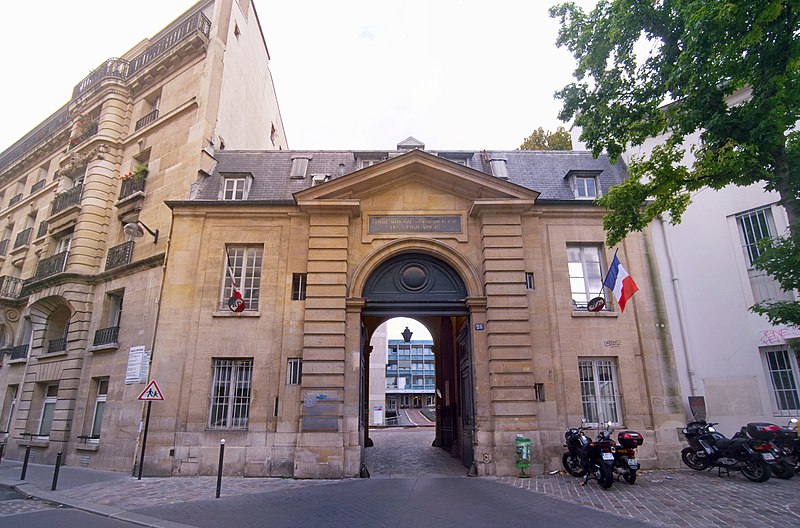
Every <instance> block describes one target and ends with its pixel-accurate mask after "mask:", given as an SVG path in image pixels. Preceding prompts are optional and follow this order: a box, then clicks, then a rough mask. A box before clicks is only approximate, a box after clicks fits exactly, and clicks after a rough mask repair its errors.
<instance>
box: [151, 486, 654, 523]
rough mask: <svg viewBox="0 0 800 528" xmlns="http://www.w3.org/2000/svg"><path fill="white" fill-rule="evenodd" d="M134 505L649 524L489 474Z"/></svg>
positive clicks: (302, 518)
mask: <svg viewBox="0 0 800 528" xmlns="http://www.w3.org/2000/svg"><path fill="white" fill-rule="evenodd" d="M136 512H137V513H142V514H145V515H149V516H153V517H157V518H159V519H166V520H171V521H175V522H181V523H185V524H189V525H194V526H198V527H209V528H211V527H219V526H229V527H237V528H238V527H253V528H256V527H258V528H270V527H281V528H284V527H286V526H308V527H313V528H327V527H335V528H339V527H347V528H360V527H364V528H367V527H369V528H374V527H376V526H380V527H382V528H395V527H396V528H401V527H407V526H414V527H415V528H443V527H448V526H453V527H458V528H470V527H476V528H477V527H480V528H485V527H487V526H502V527H503V528H515V527H519V528H523V527H524V528H535V527H543V528H544V527H548V528H550V527H553V526H591V527H592V528H604V527H609V528H611V527H613V528H628V527H645V526H648V525H647V524H645V523H641V522H638V521H634V520H631V519H626V518H623V517H619V516H616V515H612V514H608V513H604V512H600V511H597V510H594V509H591V508H587V507H585V506H580V505H577V504H572V503H568V502H564V501H561V500H558V499H553V498H550V497H547V496H545V495H540V494H534V493H528V492H526V491H524V490H520V489H516V488H512V487H509V486H505V485H502V484H500V483H498V482H496V481H492V480H489V479H473V478H467V477H453V478H441V477H419V478H413V477H412V478H394V479H354V480H350V481H345V482H341V483H338V484H337V485H334V486H313V487H309V488H303V489H295V490H289V491H285V492H284V491H280V492H271V493H262V494H253V495H247V496H237V497H230V498H227V499H224V500H223V499H219V500H215V499H211V500H206V501H193V502H191V503H182V504H172V505H167V506H160V507H152V508H144V509H140V510H136Z"/></svg>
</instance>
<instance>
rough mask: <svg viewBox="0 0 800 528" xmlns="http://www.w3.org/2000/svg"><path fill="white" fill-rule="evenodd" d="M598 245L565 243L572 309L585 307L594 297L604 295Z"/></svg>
mask: <svg viewBox="0 0 800 528" xmlns="http://www.w3.org/2000/svg"><path fill="white" fill-rule="evenodd" d="M600 247H601V246H600V245H567V265H568V267H569V285H570V290H571V293H572V309H573V310H579V309H585V308H586V304H587V303H588V302H589V300H590V299H592V298H594V297H598V296H599V297H605V294H604V291H603V272H602V262H601V260H600V254H601V252H600Z"/></svg>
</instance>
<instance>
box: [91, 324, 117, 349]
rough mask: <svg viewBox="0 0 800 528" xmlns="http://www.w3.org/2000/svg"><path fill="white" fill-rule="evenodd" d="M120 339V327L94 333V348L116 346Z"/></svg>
mask: <svg viewBox="0 0 800 528" xmlns="http://www.w3.org/2000/svg"><path fill="white" fill-rule="evenodd" d="M118 337H119V327H118V326H112V327H109V328H103V329H101V330H98V331H96V332H95V333H94V346H101V345H112V344H116V343H117V338H118Z"/></svg>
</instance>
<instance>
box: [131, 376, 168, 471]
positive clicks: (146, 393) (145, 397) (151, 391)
mask: <svg viewBox="0 0 800 528" xmlns="http://www.w3.org/2000/svg"><path fill="white" fill-rule="evenodd" d="M138 400H139V401H146V402H147V417H146V418H145V419H144V437H143V438H142V453H141V456H140V457H139V477H138V479H137V480H142V467H143V466H144V449H145V447H147V430H148V429H149V428H150V407H151V406H152V405H153V402H154V401H164V395H163V394H161V389H159V388H158V383H156V380H151V381H150V383H148V384H147V387H145V388H144V390H143V391H142V393H141V394H140V395H139V398H138Z"/></svg>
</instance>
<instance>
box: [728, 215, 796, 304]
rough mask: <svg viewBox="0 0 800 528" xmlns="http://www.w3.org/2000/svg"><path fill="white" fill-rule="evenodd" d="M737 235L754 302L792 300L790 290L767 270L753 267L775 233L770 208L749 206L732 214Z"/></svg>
mask: <svg viewBox="0 0 800 528" xmlns="http://www.w3.org/2000/svg"><path fill="white" fill-rule="evenodd" d="M736 224H737V226H738V228H739V238H740V242H741V244H742V250H743V251H744V260H745V265H746V266H747V277H748V279H750V288H751V290H752V292H753V300H754V301H755V302H762V301H781V300H783V301H793V300H794V296H793V295H792V293H791V292H786V291H783V290H782V289H781V286H780V284H779V283H778V281H777V280H775V278H774V277H772V276H771V275H769V274H768V273H766V272H764V271H762V270H758V269H755V267H754V266H753V263H754V262H755V260H756V259H757V258H758V257H760V256H761V254H762V253H764V251H765V250H766V249H767V247H768V245H769V241H771V240H772V239H774V238H775V237H776V235H777V230H776V229H775V221H774V219H773V217H772V210H771V208H770V207H769V206H767V207H760V208H758V209H751V210H749V211H745V212H743V213H739V214H737V215H736Z"/></svg>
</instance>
